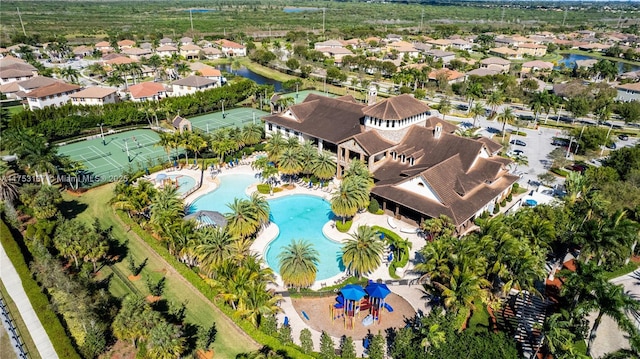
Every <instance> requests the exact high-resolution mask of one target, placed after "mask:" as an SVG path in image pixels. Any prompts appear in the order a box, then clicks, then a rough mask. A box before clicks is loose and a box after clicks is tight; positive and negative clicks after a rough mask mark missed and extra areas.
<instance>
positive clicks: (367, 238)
mask: <svg viewBox="0 0 640 359" xmlns="http://www.w3.org/2000/svg"><path fill="white" fill-rule="evenodd" d="M350 236H351V238H350V239H347V240H346V243H345V244H344V245H343V246H342V263H344V266H345V267H346V268H347V271H348V272H350V273H352V274H354V275H356V276H358V278H362V276H363V275H367V274H369V273H371V272H373V271H374V270H376V269H377V268H378V267H379V266H380V264H381V263H382V252H383V250H384V243H383V242H382V240H380V237H379V236H378V232H377V231H376V230H375V229H373V227H369V226H359V227H358V230H357V231H356V233H353V234H351V235H350Z"/></svg>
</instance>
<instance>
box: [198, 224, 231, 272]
mask: <svg viewBox="0 0 640 359" xmlns="http://www.w3.org/2000/svg"><path fill="white" fill-rule="evenodd" d="M197 236H199V237H201V238H202V239H201V240H200V244H198V245H197V246H196V247H195V250H194V252H195V254H196V258H197V259H198V262H199V263H200V268H201V269H202V270H203V271H205V272H207V273H213V272H214V271H215V270H217V268H218V267H219V266H220V265H221V264H222V263H223V262H224V261H225V259H228V258H229V257H230V256H231V254H232V252H231V245H232V243H233V238H232V237H231V236H230V235H229V233H228V232H227V231H225V230H224V228H221V227H217V228H214V227H204V228H202V229H200V230H198V232H197Z"/></svg>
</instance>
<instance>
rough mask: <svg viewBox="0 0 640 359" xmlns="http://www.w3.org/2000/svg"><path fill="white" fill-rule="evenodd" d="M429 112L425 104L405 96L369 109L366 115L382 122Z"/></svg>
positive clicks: (387, 100) (366, 110)
mask: <svg viewBox="0 0 640 359" xmlns="http://www.w3.org/2000/svg"><path fill="white" fill-rule="evenodd" d="M429 110H430V108H429V106H427V104H425V103H424V102H422V101H419V100H416V99H415V98H414V97H413V96H411V95H407V94H404V95H400V96H396V97H391V98H388V99H386V100H384V101H381V102H378V103H377V104H375V105H373V106H370V107H367V108H366V109H365V110H364V114H365V115H367V116H370V117H374V118H378V119H381V120H402V119H405V118H409V117H411V116H415V115H419V114H422V113H425V112H428V111H429Z"/></svg>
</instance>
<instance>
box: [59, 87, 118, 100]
mask: <svg viewBox="0 0 640 359" xmlns="http://www.w3.org/2000/svg"><path fill="white" fill-rule="evenodd" d="M115 92H116V89H114V88H106V87H97V86H94V87H88V88H86V89H84V90H80V91H78V92H76V93H74V94H72V95H71V96H69V97H71V98H105V97H107V96H109V95H111V94H112V93H115Z"/></svg>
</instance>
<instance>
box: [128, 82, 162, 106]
mask: <svg viewBox="0 0 640 359" xmlns="http://www.w3.org/2000/svg"><path fill="white" fill-rule="evenodd" d="M128 92H129V96H130V98H131V101H133V102H144V101H158V100H160V99H163V98H165V97H167V89H166V88H165V87H164V85H163V84H161V83H158V82H141V83H139V84H137V85H132V86H129V89H128Z"/></svg>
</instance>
